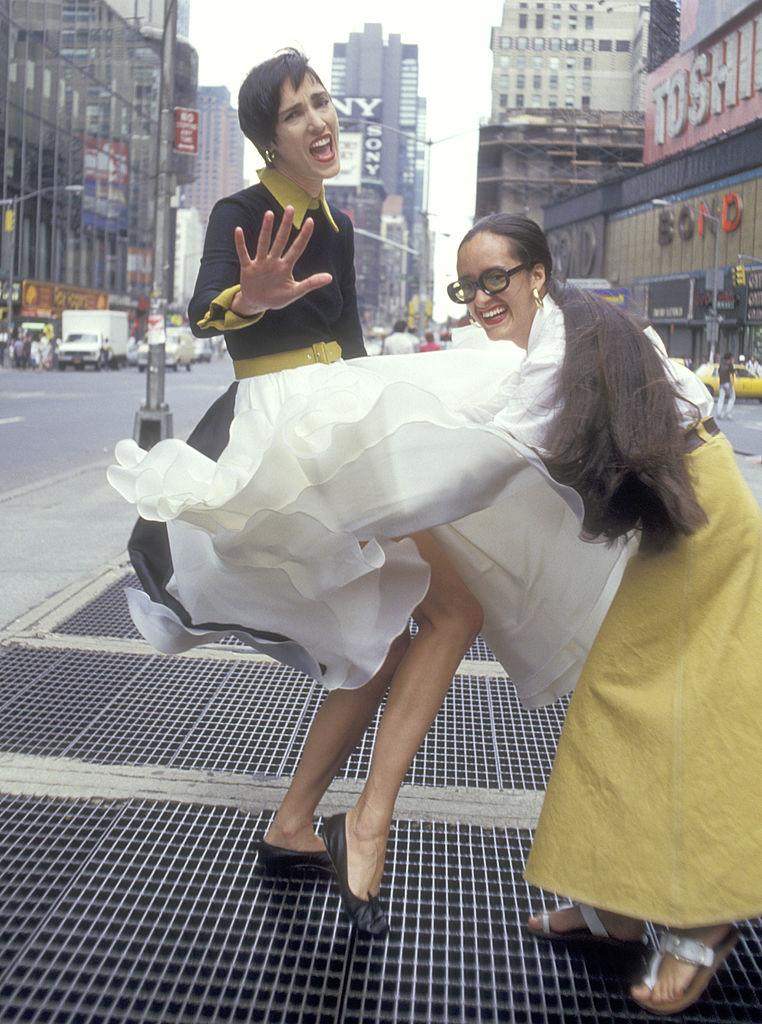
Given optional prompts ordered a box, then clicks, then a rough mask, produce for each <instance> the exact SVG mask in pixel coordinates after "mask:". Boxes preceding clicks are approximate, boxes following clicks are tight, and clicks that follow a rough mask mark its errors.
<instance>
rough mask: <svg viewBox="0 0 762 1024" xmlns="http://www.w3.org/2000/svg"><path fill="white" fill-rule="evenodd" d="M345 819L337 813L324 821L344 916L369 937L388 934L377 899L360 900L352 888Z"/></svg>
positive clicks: (329, 853) (327, 848) (384, 916)
mask: <svg viewBox="0 0 762 1024" xmlns="http://www.w3.org/2000/svg"><path fill="white" fill-rule="evenodd" d="M346 817H347V816H346V814H334V816H333V817H332V818H328V819H326V821H324V822H323V839H324V841H325V848H326V850H327V851H328V856H329V858H330V860H331V862H332V864H333V870H334V872H335V874H336V880H337V881H338V883H339V890H340V892H341V903H342V906H343V907H344V913H345V914H346V915H347V917H348V918H349V920H350V921H351V922H352V924H353V925H354V926H355V928H356V929H357V931H358V932H364V933H365V934H366V935H385V934H386V933H387V932H388V931H389V922H388V921H387V920H386V914H385V913H384V911H383V910H382V908H381V904H380V903H379V902H378V897H377V896H371V897H370V898H369V899H367V900H361V899H360V898H359V896H355V894H354V893H353V892H352V890H351V889H350V888H349V876H348V872H347V833H346Z"/></svg>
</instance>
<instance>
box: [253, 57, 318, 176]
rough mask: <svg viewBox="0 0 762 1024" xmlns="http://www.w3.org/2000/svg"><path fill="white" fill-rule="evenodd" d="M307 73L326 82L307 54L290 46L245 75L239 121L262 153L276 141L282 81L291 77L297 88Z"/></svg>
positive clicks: (292, 83)
mask: <svg viewBox="0 0 762 1024" xmlns="http://www.w3.org/2000/svg"><path fill="white" fill-rule="evenodd" d="M307 75H310V76H311V77H312V78H314V79H315V81H316V82H319V83H320V85H322V84H323V83H322V82H321V81H320V77H319V75H317V74H316V73H315V70H314V69H313V68H311V67H310V64H309V61H308V60H307V58H306V57H305V56H304V54H303V53H300V52H299V50H294V49H293V48H291V47H289V48H288V49H285V50H281V52H280V53H277V54H276V55H275V56H274V57H271V58H270V59H269V60H266V61H264V62H263V63H262V64H257V66H256V67H254V68H252V69H251V71H250V72H249V73H248V75H247V76H246V78H244V80H243V84H242V85H241V88H240V89H239V91H238V123H239V124H240V126H241V131H242V132H243V134H244V135H245V136H246V138H247V139H248V140H249V141H250V142H253V143H254V145H255V146H256V147H257V149H258V150H259V152H260V153H261V154H262V156H264V155H265V150H266V149H269V148H270V146H271V145H272V143H273V141H274V140H275V135H276V127H277V124H278V111H279V109H280V94H281V89H282V88H283V83H284V82H285V81H286V79H288V80H289V81H290V82H291V85H292V86H293V87H294V89H298V88H299V86H300V85H301V84H302V82H303V81H304V79H305V77H306V76H307Z"/></svg>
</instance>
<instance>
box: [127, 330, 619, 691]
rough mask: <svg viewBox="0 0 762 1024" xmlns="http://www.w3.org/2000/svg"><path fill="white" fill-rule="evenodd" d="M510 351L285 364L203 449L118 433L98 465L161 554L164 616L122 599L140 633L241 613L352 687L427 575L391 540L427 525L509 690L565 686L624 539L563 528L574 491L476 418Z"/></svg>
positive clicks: (192, 641)
mask: <svg viewBox="0 0 762 1024" xmlns="http://www.w3.org/2000/svg"><path fill="white" fill-rule="evenodd" d="M520 359H521V353H520V352H519V350H517V349H516V348H515V347H514V346H513V345H511V344H509V343H506V344H499V343H497V344H495V343H492V344H490V346H489V347H488V348H465V347H463V348H456V349H452V350H448V351H444V352H432V353H423V354H419V355H405V356H384V357H374V358H362V359H354V360H350V361H347V362H343V361H341V362H338V363H333V364H331V365H327V366H326V365H317V366H306V367H300V368H298V369H293V370H287V371H284V372H281V373H275V374H270V375H267V376H262V377H254V378H250V379H247V380H244V381H240V382H239V383H238V387H237V392H236V394H235V406H234V415H233V418H232V422H231V423H230V427H229V439H228V441H227V445H226V447H224V450H222V452H221V454H220V455H219V458H216V459H215V458H211V457H209V456H207V455H205V454H203V453H202V452H201V451H198V450H197V449H196V448H193V447H190V446H189V445H188V444H187V443H185V442H184V441H180V440H177V439H170V440H165V441H161V442H159V443H158V444H157V445H156V446H155V447H154V448H152V449H151V450H150V451H149V452H145V451H143V450H142V449H140V448H139V447H138V446H137V445H136V444H135V442H134V441H131V440H125V441H121V442H119V444H118V445H117V448H116V461H117V464H116V465H114V466H112V467H110V469H109V471H108V479H109V481H110V483H111V484H112V485H113V486H114V487H115V488H116V489H117V490H118V491H119V492H120V493H121V494H122V495H123V496H124V497H125V498H126V499H127V500H128V501H130V502H132V503H133V504H134V505H135V506H136V508H137V511H138V513H139V515H140V516H141V517H142V518H143V519H145V520H151V521H155V522H163V523H166V524H167V533H168V539H169V549H170V551H171V576H170V577H169V579H168V582H167V586H166V591H167V593H168V594H169V595H171V599H172V601H171V603H172V604H173V605H174V610H173V607H168V606H167V605H166V604H164V603H162V602H161V601H157V600H154V599H151V598H150V597H148V596H147V595H146V594H143V593H141V592H140V591H132V592H130V593H129V594H128V596H129V600H130V609H131V612H132V615H133V619H134V620H135V622H136V624H137V625H138V628H139V629H140V631H141V633H142V634H143V635H144V636H145V637H146V639H148V640H149V642H151V643H153V644H154V646H156V647H157V648H158V649H160V650H163V651H166V652H168V653H177V652H178V651H181V650H186V649H188V648H189V647H191V646H194V645H196V644H201V643H207V642H209V641H210V640H212V639H215V638H216V637H218V636H220V635H222V634H223V633H228V632H230V631H231V628H232V629H233V631H234V632H235V626H236V625H240V627H241V630H242V632H241V634H240V635H241V636H242V637H245V639H246V642H247V643H248V644H249V645H250V646H252V647H254V648H255V649H257V650H259V651H263V652H265V653H268V654H271V655H273V656H274V657H276V658H278V659H279V660H281V661H283V662H285V663H286V664H289V665H293V666H294V667H297V668H299V669H300V670H303V671H305V672H307V673H308V674H310V675H312V676H313V677H315V678H316V679H318V680H320V681H321V682H322V683H324V684H325V686H327V687H328V688H331V689H333V688H337V687H344V688H353V687H357V686H362V685H363V684H364V683H365V682H367V681H368V679H370V678H371V677H372V676H373V675H374V674H375V672H376V671H377V670H378V668H379V667H380V665H381V664H382V662H383V661H384V658H385V656H386V653H387V651H388V648H389V646H390V644H391V642H392V641H393V640H394V639H395V637H397V636H398V635H399V634H400V633H402V632H403V631H404V630H405V629H406V628H407V623H408V619H409V617H410V615H411V613H413V612H414V610H415V608H416V606H417V605H418V604H419V603H420V601H421V600H422V598H423V597H424V595H425V593H426V590H427V588H428V584H429V571H428V567H427V565H426V563H425V562H424V561H423V560H422V559H421V557H420V556H419V554H418V550H417V548H416V546H415V543H414V542H413V541H412V540H411V539H409V537H407V535H408V534H410V533H414V532H416V531H418V530H424V529H430V528H434V527H435V528H436V529H435V531H434V533H435V536H436V538H437V540H438V541H439V542H440V544H441V545H442V546H443V547H444V549H445V551H446V552H447V554H448V555H449V556H450V558H451V559H452V560H453V561H454V562H455V564H456V566H457V568H458V569H459V571H460V573H461V575H462V576H463V578H464V580H465V581H466V583H467V584H468V586H469V587H470V589H471V590H472V591H473V593H474V594H475V595H476V597H477V598H478V599H479V600H480V602H481V603H482V606H483V608H484V611H485V628H484V630H483V633H484V636H485V639H486V640H487V642H488V643H489V644H490V646H491V647H492V649H493V651H494V652H495V654H496V656H497V657H498V658H499V659H500V661H501V662H502V663H503V665H504V666H505V668H506V670H507V671H508V673H509V674H510V675H511V678H512V679H513V681H514V683H515V684H516V686H517V688H518V691H519V694H520V696H521V698H522V699H523V700H524V702H525V703H526V704H528V705H529V706H535V705H537V704H540V703H544V702H547V701H548V700H552V699H554V698H555V697H556V696H558V695H559V694H560V693H563V692H565V691H567V690H569V689H571V688H572V687H573V685H574V683H575V682H576V678H577V676H578V674H579V671H580V669H581V666H582V663H583V662H584V659H585V657H586V655H587V652H588V651H589V649H590V646H591V645H592V641H593V639H594V638H595V634H596V632H597V630H598V627H599V626H600V624H601V622H602V620H603V617H604V616H605V613H606V610H607V608H608V605H609V604H610V602H611V599H612V598H613V595H614V593H615V591H616V588H617V586H618V583H619V579H620V578H621V573H622V572H623V569H624V564H625V561H626V558H627V556H628V551H627V549H626V548H625V547H623V546H621V545H619V546H616V547H609V546H606V545H603V544H589V543H585V542H584V541H582V540H580V539H579V531H580V520H581V516H582V505H581V501H580V499H579V497H578V496H577V495H576V493H575V492H573V491H570V490H569V489H568V488H565V487H562V486H561V485H558V484H556V483H555V482H553V481H552V480H551V479H550V477H549V476H548V474H547V472H546V471H545V469H544V467H543V465H542V463H541V461H540V460H539V458H538V457H537V455H536V454H535V453H534V452H532V451H531V450H530V449H528V448H526V447H525V446H523V445H521V444H520V443H519V442H518V441H516V440H515V439H513V438H511V437H510V436H509V435H507V434H505V433H504V432H502V431H500V430H498V429H497V428H496V427H494V426H493V425H492V423H491V417H490V410H491V409H493V408H494V405H495V402H496V401H499V393H500V388H501V385H502V383H503V382H504V381H505V379H506V377H508V376H509V375H511V374H513V373H515V372H517V366H518V362H519V361H520ZM178 605H179V606H180V607H181V609H183V610H184V613H185V614H184V615H183V617H182V618H180V617H178V614H177V606H178ZM183 619H184V621H183ZM215 623H216V624H225V626H224V628H223V627H222V626H221V627H220V628H219V629H215V628H213V627H210V625H209V624H215Z"/></svg>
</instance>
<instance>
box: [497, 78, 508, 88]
mask: <svg viewBox="0 0 762 1024" xmlns="http://www.w3.org/2000/svg"><path fill="white" fill-rule="evenodd" d="M498 85H499V86H500V88H501V89H507V88H508V75H501V76H500V78H499V79H498Z"/></svg>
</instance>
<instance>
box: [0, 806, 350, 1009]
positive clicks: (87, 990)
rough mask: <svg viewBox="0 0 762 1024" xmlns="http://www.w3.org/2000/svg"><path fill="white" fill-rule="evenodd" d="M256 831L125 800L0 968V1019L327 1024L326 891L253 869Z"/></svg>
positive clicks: (336, 961)
mask: <svg viewBox="0 0 762 1024" xmlns="http://www.w3.org/2000/svg"><path fill="white" fill-rule="evenodd" d="M79 806H80V807H83V806H86V805H79ZM263 828H264V824H263V818H262V816H260V817H258V818H255V817H250V816H248V815H245V814H243V813H241V812H239V811H234V810H226V809H219V808H202V807H191V806H186V807H178V806H173V805H158V804H149V803H143V802H134V803H131V804H128V805H127V806H126V807H125V809H124V812H123V813H122V814H121V816H120V818H119V821H118V822H117V823H116V824H115V825H114V826H113V827H112V828H111V830H110V832H109V833H108V835H107V836H106V837H105V838H104V839H103V840H102V842H101V843H100V847H99V849H98V856H97V858H93V860H92V862H91V864H90V865H88V869H86V870H84V871H82V872H80V873H79V875H78V877H76V878H75V879H74V881H73V882H72V883H71V884H70V885H69V886H68V888H67V891H66V893H65V894H64V896H63V897H62V898H61V899H60V900H59V901H58V903H57V905H56V906H55V907H54V908H53V909H52V911H51V912H49V913H48V914H47V917H46V918H45V920H44V923H43V924H42V925H41V926H40V927H39V928H38V929H37V932H36V934H35V935H34V937H33V939H32V941H30V942H28V943H27V944H26V945H25V946H24V948H23V949H22V950H21V951H20V952H19V954H18V956H17V957H16V959H15V962H14V963H13V965H12V967H11V968H10V969H9V970H8V971H7V972H6V975H5V977H4V979H3V984H2V988H1V989H0V993H1V995H2V999H3V1005H4V1016H3V1019H4V1020H23V1021H30V1022H40V1021H47V1020H53V1019H55V1020H57V1021H61V1022H62V1024H63V1022H74V1021H76V1022H77V1024H85V1022H92V1024H95V1022H96V1021H98V1022H101V1021H105V1020H109V1021H125V1022H127V1021H130V1022H137V1021H141V1022H162V1024H165V1022H183V1024H185V1022H188V1021H198V1020H215V1021H218V1020H245V1021H267V1022H268V1024H269V1022H273V1024H279V1022H286V1021H288V1022H289V1024H290V1022H294V1024H300V1022H310V1024H334V1022H335V1021H336V1020H337V1019H338V1009H339V1004H340V998H341V991H342V986H343V978H344V971H345V961H346V957H347V939H346V936H343V935H341V934H337V920H338V914H339V905H338V898H337V896H336V895H335V894H334V893H333V891H332V890H331V888H330V882H329V881H328V879H327V878H325V877H324V878H322V879H321V878H318V879H311V880H306V879H303V880H302V881H300V882H294V881H292V882H284V881H279V880H276V881H273V880H270V879H268V878H267V877H266V876H264V875H263V874H262V873H261V871H260V869H259V868H258V867H257V864H256V848H255V843H256V839H257V838H258V837H259V836H261V834H262V831H263Z"/></svg>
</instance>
